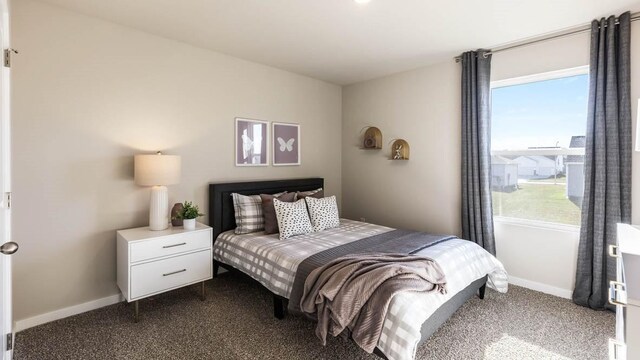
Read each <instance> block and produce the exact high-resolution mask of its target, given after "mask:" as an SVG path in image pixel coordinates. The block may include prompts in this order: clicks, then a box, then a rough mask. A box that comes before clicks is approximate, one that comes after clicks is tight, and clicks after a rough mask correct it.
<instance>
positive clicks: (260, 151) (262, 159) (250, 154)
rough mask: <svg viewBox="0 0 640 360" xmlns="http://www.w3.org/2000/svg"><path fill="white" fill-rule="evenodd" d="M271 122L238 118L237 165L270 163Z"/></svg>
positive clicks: (264, 164)
mask: <svg viewBox="0 0 640 360" xmlns="http://www.w3.org/2000/svg"><path fill="white" fill-rule="evenodd" d="M268 141H269V122H267V121H262V120H253V119H244V118H236V141H235V145H236V151H235V157H236V160H235V161H236V166H268V165H269V144H268Z"/></svg>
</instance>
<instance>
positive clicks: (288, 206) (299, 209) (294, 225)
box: [273, 198, 313, 240]
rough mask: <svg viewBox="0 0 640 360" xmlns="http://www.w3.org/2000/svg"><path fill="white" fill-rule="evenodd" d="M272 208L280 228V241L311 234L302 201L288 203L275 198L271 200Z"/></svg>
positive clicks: (305, 206) (311, 230)
mask: <svg viewBox="0 0 640 360" xmlns="http://www.w3.org/2000/svg"><path fill="white" fill-rule="evenodd" d="M273 207H274V209H275V210H276V218H277V219H278V227H279V228H280V240H285V239H288V238H290V237H292V236H295V235H301V234H308V233H310V232H313V227H312V226H311V222H310V221H309V213H308V212H307V205H306V203H305V201H304V200H303V199H301V200H298V201H296V202H290V203H288V202H284V201H280V200H278V199H277V198H276V199H273Z"/></svg>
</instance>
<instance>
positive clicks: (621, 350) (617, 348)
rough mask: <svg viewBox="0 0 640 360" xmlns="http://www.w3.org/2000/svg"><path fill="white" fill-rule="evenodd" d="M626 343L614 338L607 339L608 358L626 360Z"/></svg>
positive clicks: (610, 359)
mask: <svg viewBox="0 0 640 360" xmlns="http://www.w3.org/2000/svg"><path fill="white" fill-rule="evenodd" d="M626 359H627V345H626V344H624V343H622V342H619V341H617V340H614V339H609V360H626Z"/></svg>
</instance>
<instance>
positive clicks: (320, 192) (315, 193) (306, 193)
mask: <svg viewBox="0 0 640 360" xmlns="http://www.w3.org/2000/svg"><path fill="white" fill-rule="evenodd" d="M307 196H312V197H314V198H316V199H322V198H323V197H324V190H323V189H322V188H319V189H316V190H312V191H298V192H297V193H296V200H300V199H304V198H306V197H307Z"/></svg>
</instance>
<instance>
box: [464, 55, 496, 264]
mask: <svg viewBox="0 0 640 360" xmlns="http://www.w3.org/2000/svg"><path fill="white" fill-rule="evenodd" d="M461 60H462V238H464V239H467V240H471V241H473V242H475V243H476V244H478V245H480V246H482V247H483V248H485V249H486V250H487V251H488V252H490V253H492V254H494V255H495V254H496V246H495V240H494V235H493V213H492V207H491V153H490V151H491V84H490V81H491V80H490V79H491V76H490V75H491V54H488V50H478V51H468V52H465V53H464V54H462V59H461Z"/></svg>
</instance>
